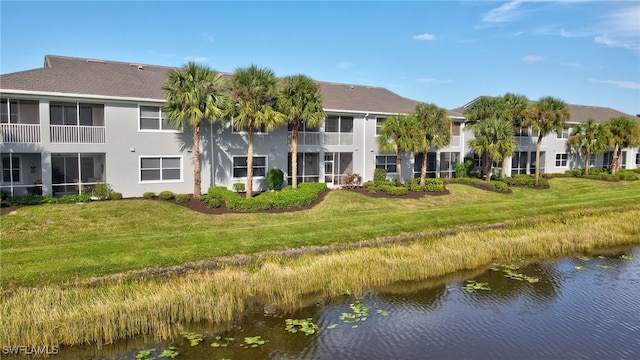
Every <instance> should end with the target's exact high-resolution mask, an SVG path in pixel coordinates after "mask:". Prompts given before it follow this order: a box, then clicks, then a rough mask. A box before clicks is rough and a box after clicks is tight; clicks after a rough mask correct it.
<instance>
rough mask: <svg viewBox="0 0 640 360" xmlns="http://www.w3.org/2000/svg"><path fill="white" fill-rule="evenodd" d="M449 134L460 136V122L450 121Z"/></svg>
mask: <svg viewBox="0 0 640 360" xmlns="http://www.w3.org/2000/svg"><path fill="white" fill-rule="evenodd" d="M451 136H460V123H459V122H452V123H451Z"/></svg>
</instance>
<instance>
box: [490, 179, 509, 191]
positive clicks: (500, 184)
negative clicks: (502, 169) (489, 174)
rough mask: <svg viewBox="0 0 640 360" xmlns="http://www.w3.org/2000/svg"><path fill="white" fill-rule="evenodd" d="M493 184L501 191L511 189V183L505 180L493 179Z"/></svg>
mask: <svg viewBox="0 0 640 360" xmlns="http://www.w3.org/2000/svg"><path fill="white" fill-rule="evenodd" d="M491 184H493V186H494V187H495V188H496V189H498V190H499V191H509V185H507V184H506V183H505V182H502V181H498V180H491Z"/></svg>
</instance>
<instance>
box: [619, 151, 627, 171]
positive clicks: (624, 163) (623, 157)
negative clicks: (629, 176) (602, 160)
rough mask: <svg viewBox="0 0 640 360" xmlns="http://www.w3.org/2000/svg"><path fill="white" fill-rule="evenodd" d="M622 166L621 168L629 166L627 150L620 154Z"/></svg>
mask: <svg viewBox="0 0 640 360" xmlns="http://www.w3.org/2000/svg"><path fill="white" fill-rule="evenodd" d="M620 168H621V169H626V168H627V152H626V151H623V152H622V153H621V154H620Z"/></svg>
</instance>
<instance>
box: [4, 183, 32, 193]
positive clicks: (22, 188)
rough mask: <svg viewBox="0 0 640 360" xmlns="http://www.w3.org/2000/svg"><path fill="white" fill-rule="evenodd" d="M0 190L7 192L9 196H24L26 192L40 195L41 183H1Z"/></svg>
mask: <svg viewBox="0 0 640 360" xmlns="http://www.w3.org/2000/svg"><path fill="white" fill-rule="evenodd" d="M0 191H2V192H4V193H6V194H8V195H9V196H24V195H27V194H39V195H42V185H41V184H31V185H24V184H23V185H19V184H6V183H4V184H1V185H0Z"/></svg>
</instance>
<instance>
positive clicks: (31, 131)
mask: <svg viewBox="0 0 640 360" xmlns="http://www.w3.org/2000/svg"><path fill="white" fill-rule="evenodd" d="M0 125H2V126H1V127H0V131H2V134H1V138H2V141H3V142H6V143H39V142H40V124H0Z"/></svg>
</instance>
